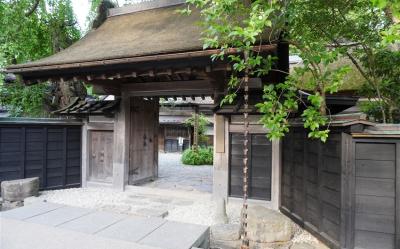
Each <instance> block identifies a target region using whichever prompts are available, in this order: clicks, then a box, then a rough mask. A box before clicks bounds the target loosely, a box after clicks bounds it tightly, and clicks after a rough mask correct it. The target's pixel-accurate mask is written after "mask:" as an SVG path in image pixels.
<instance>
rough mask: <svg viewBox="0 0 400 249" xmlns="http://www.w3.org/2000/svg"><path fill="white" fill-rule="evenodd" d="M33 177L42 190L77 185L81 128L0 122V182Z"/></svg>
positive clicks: (79, 171) (78, 180)
mask: <svg viewBox="0 0 400 249" xmlns="http://www.w3.org/2000/svg"><path fill="white" fill-rule="evenodd" d="M35 176H38V177H40V184H41V185H40V187H41V189H49V188H62V187H66V186H77V185H79V184H80V182H81V127H80V126H68V125H63V124H62V123H60V124H57V125H48V124H46V123H41V124H33V123H32V124H27V123H21V124H18V122H16V123H15V124H2V123H1V122H0V182H1V181H3V180H13V179H19V178H21V177H35Z"/></svg>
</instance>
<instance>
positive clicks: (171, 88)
mask: <svg viewBox="0 0 400 249" xmlns="http://www.w3.org/2000/svg"><path fill="white" fill-rule="evenodd" d="M121 91H123V92H126V93H127V94H128V95H130V96H168V95H169V96H178V95H181V96H193V95H200V96H201V95H211V94H212V93H214V92H215V90H214V87H213V85H212V84H211V83H210V81H209V80H190V81H174V82H151V83H150V82H149V83H133V84H124V85H122V87H121Z"/></svg>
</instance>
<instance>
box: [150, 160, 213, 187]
mask: <svg viewBox="0 0 400 249" xmlns="http://www.w3.org/2000/svg"><path fill="white" fill-rule="evenodd" d="M181 157H182V154H180V153H159V154H158V178H157V179H156V180H155V181H154V182H150V183H146V184H144V185H145V186H146V187H153V188H162V189H173V190H186V191H199V192H208V193H211V192H212V188H213V186H212V185H213V166H212V165H202V166H189V165H183V164H182V162H181Z"/></svg>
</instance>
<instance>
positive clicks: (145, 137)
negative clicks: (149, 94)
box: [129, 97, 159, 184]
mask: <svg viewBox="0 0 400 249" xmlns="http://www.w3.org/2000/svg"><path fill="white" fill-rule="evenodd" d="M158 109H159V106H158V98H154V99H152V100H149V99H148V100H146V99H143V98H140V97H133V98H132V99H131V128H130V149H129V151H130V153H129V184H140V183H142V182H144V181H147V180H152V179H155V178H156V177H157V174H158Z"/></svg>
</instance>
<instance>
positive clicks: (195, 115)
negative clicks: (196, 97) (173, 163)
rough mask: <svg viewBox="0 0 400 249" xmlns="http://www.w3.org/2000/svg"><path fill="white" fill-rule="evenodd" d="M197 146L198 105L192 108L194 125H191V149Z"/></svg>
mask: <svg viewBox="0 0 400 249" xmlns="http://www.w3.org/2000/svg"><path fill="white" fill-rule="evenodd" d="M198 147H199V106H198V105H196V106H195V108H194V125H193V150H197V149H198Z"/></svg>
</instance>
